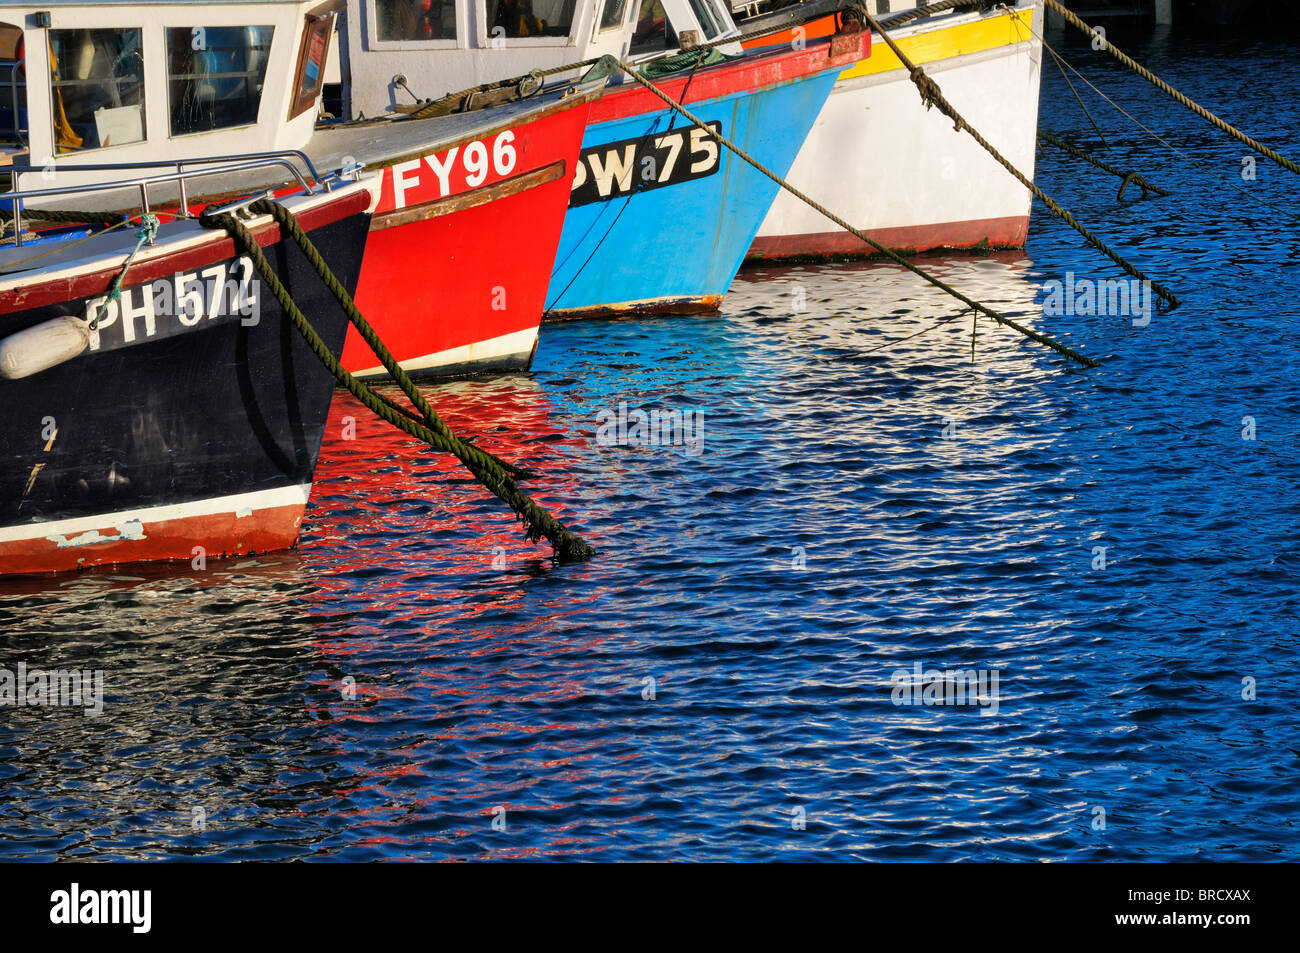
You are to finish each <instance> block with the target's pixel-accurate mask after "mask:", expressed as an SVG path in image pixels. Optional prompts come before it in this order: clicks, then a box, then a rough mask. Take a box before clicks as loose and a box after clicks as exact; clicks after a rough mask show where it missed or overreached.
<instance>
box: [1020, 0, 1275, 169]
mask: <svg viewBox="0 0 1300 953" xmlns="http://www.w3.org/2000/svg"><path fill="white" fill-rule="evenodd" d="M1044 2H1045V3H1046V4H1047V6H1049V7H1051V8H1052V9H1053V10H1055V11H1056V12H1057V13H1059V14H1061V16H1063V17H1064V18H1065V19H1066V21H1067V22H1069V23H1070V24H1071V25H1072V26H1074V27H1076V28H1077V29H1079V30H1080V31H1082V32H1083V33H1084V34H1085V35H1087V36H1088V37H1090V38H1096V37H1097V36H1098V34H1097V33H1096V32H1095V31H1094V30H1093V28H1092V27H1090V26H1088V24H1086V23H1084V22H1083V20H1082V19H1080V18H1079V17H1078V16H1077V15H1076V14H1075V13H1074V12H1073V11H1072V10H1070V9H1068V8H1067V7H1065V6H1064V5H1063V4H1061V3H1060V2H1058V0H1044ZM1101 45H1102V48H1103V49H1104V50H1105V51H1106V52H1107V53H1109V54H1110V55H1111V56H1112V57H1114V58H1115V59H1116V60H1118V61H1119V62H1120V63H1123V64H1124V65H1125V66H1127V67H1128V68H1129V69H1131V70H1132V71H1133V72H1134V73H1137V75H1139V76H1141V77H1142V78H1143V79H1144V80H1146V81H1147V82H1148V83H1150V84H1151V85H1152V86H1154V87H1155V88H1156V89H1158V90H1160V91H1161V92H1162V93H1164V94H1165V95H1166V96H1168V97H1169V98H1170V99H1172V100H1174V102H1176V103H1179V104H1180V105H1182V106H1185V107H1186V108H1188V109H1190V110H1191V111H1192V112H1194V113H1196V115H1198V116H1200V117H1201V118H1202V119H1204V120H1205V121H1206V122H1208V123H1210V124H1211V125H1213V126H1215V127H1217V128H1219V129H1221V130H1223V131H1224V132H1226V133H1227V134H1228V135H1230V136H1232V138H1234V139H1236V140H1237V141H1238V142H1240V143H1242V144H1243V145H1245V146H1249V147H1250V148H1251V149H1254V150H1255V151H1256V152H1258V153H1259V154H1260V155H1262V156H1264V157H1265V158H1268V159H1272V160H1273V161H1274V162H1276V163H1277V164H1278V165H1280V166H1281V167H1282V168H1284V169H1286V170H1287V171H1289V172H1295V173H1297V174H1300V165H1297V164H1296V163H1294V162H1292V161H1291V160H1290V159H1288V158H1287V157H1286V156H1284V155H1281V154H1280V153H1277V152H1274V151H1273V150H1272V149H1270V148H1269V147H1268V146H1266V145H1264V144H1263V143H1262V142H1259V141H1258V140H1256V139H1252V138H1251V137H1250V136H1248V135H1246V134H1245V133H1244V132H1242V131H1241V130H1240V129H1238V128H1237V127H1236V126H1234V125H1232V124H1231V123H1229V122H1227V121H1225V120H1223V119H1220V118H1219V117H1218V116H1216V115H1215V114H1214V113H1212V112H1210V111H1209V110H1208V109H1206V108H1205V107H1204V106H1202V105H1200V104H1199V103H1197V102H1195V101H1194V100H1192V99H1190V98H1189V97H1187V96H1185V95H1183V94H1182V93H1180V92H1179V91H1178V90H1176V89H1174V87H1172V86H1170V85H1169V84H1168V83H1166V82H1165V81H1164V80H1163V79H1161V78H1160V77H1159V76H1157V75H1156V74H1155V73H1153V72H1151V71H1150V70H1149V69H1147V68H1146V67H1145V66H1143V65H1142V64H1141V63H1139V62H1138V61H1137V60H1135V59H1133V57H1131V56H1129V55H1128V54H1127V53H1125V52H1124V51H1123V50H1121V49H1119V48H1118V47H1117V46H1115V44H1114V43H1112V42H1110V40H1108V39H1105V38H1104V37H1101Z"/></svg>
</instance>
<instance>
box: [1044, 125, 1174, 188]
mask: <svg viewBox="0 0 1300 953" xmlns="http://www.w3.org/2000/svg"><path fill="white" fill-rule="evenodd" d="M1038 138H1039V139H1041V140H1043V142H1046V143H1047V144H1049V145H1053V146H1056V148H1058V149H1063V150H1064V151H1066V152H1068V153H1069V154H1070V155H1072V156H1074V157H1075V158H1076V159H1082V160H1083V161H1084V162H1087V163H1089V164H1090V165H1093V166H1095V167H1096V168H1098V169H1101V170H1102V171H1103V172H1109V173H1110V174H1111V175H1114V176H1118V177H1119V178H1121V179H1123V180H1124V181H1122V182H1121V183H1120V184H1119V194H1118V195H1116V196H1115V197H1116V198H1117V199H1122V198H1123V197H1124V190H1125V189H1127V188H1128V187H1129V184H1130V183H1132V184H1133V185H1136V186H1137V187H1138V188H1140V189H1141V190H1142V196H1143V198H1145V197H1146V196H1147V195H1148V194H1149V193H1152V192H1154V193H1155V194H1156V195H1170V194H1171V193H1170V192H1168V191H1167V190H1165V189H1162V188H1160V186H1158V185H1152V184H1151V183H1150V182H1148V181H1147V180H1146V179H1144V178H1143V177H1142V174H1141V173H1140V172H1136V171H1133V170H1131V169H1130V170H1129V171H1127V172H1125V171H1124V170H1123V169H1120V168H1117V167H1116V166H1113V165H1111V164H1110V163H1109V162H1103V161H1102V160H1101V159H1098V158H1097V157H1096V156H1094V155H1092V154H1091V153H1089V152H1087V151H1086V150H1084V149H1080V148H1079V147H1078V146H1075V145H1071V144H1070V143H1068V142H1066V141H1065V140H1064V139H1061V138H1059V137H1058V136H1054V135H1052V134H1051V133H1050V132H1043V131H1042V130H1041V129H1040V130H1038Z"/></svg>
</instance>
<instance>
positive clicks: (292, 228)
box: [248, 198, 526, 476]
mask: <svg viewBox="0 0 1300 953" xmlns="http://www.w3.org/2000/svg"><path fill="white" fill-rule="evenodd" d="M248 207H249V209H250V210H251V211H253V212H256V213H258V214H262V215H270V216H271V217H272V218H274V219H275V220H276V222H277V223H278V224H279V225H280V227H281V228H283V229H284V230H285V231H286V232H287V233H288V235H289V237H290V238H292V239H293V240H294V242H295V243H296V244H297V245H298V247H299V248H301V249H302V250H303V251H304V253H305V254H306V256H307V260H308V262H309V263H310V264H311V266H312V268H313V269H314V270H315V271H316V274H317V275H318V276H320V279H321V281H323V282H324V283H325V287H326V288H328V289H329V291H330V293H331V294H332V295H334V298H335V299H336V300H337V301H338V303H339V304H340V305H341V306H342V308H343V311H344V313H346V314H347V316H348V320H349V321H351V322H352V326H353V327H355V328H356V329H357V332H358V333H359V334H360V335H361V338H362V340H364V341H365V342H366V345H367V346H368V347H369V348H370V350H371V351H372V352H374V355H375V357H377V358H379V362H380V363H381V364H382V365H383V368H384V370H385V371H387V373H388V376H389V377H391V378H392V379H393V380H394V381H395V382H396V383H397V386H398V387H400V388H401V390H402V393H403V394H405V395H406V399H407V400H409V401H410V402H411V404H412V405H413V406H414V407H415V409H416V410H417V411H419V416H418V417H414V418H413V419H415V420H416V421H417V422H419V423H423V424H424V425H425V426H426V427H428V428H429V429H430V430H432V431H433V432H434V433H438V434H443V436H444V438H445V439H460V438H457V437H456V435H455V434H453V433H452V431H451V429H450V428H448V427H447V425H446V424H444V423H443V422H442V419H441V418H440V417H439V416H438V414H437V412H436V411H435V410H434V409H433V407H432V406H431V405H430V404H429V402H428V400H426V399H425V396H424V394H422V393H421V392H420V388H419V387H417V386H416V385H415V382H414V381H413V380H411V378H410V376H409V375H408V374H407V373H406V371H405V370H403V369H402V365H401V364H399V363H398V361H397V359H396V358H395V357H393V354H392V352H391V351H389V350H388V347H387V346H386V345H385V344H384V342H383V341H382V340H380V338H379V335H378V334H377V333H376V332H375V329H374V328H373V327H371V325H370V322H369V321H367V320H366V319H365V316H364V315H362V313H361V310H360V309H359V308H358V307H357V306H356V302H355V301H353V300H352V296H351V295H350V294H348V291H347V289H346V288H344V287H343V284H342V282H340V281H339V280H338V277H337V276H336V275H335V274H334V272H333V271H332V270H331V269H330V266H329V264H328V263H327V262H326V261H325V259H324V258H322V257H321V256H320V254H319V253H318V252H317V250H316V246H315V244H314V243H313V242H312V240H311V239H310V238H309V237H308V236H307V233H306V232H304V231H303V229H302V226H301V225H300V224H299V223H298V219H297V218H296V217H295V216H294V214H293V213H292V212H290V211H289V210H288V209H287V208H285V207H284V206H283V205H281V204H280V203H279V202H276V201H273V200H271V199H265V198H264V199H258V200H257V201H256V202H251V203H249V206H248ZM309 249H310V250H309ZM375 396H377V397H378V398H379V399H380V400H382V401H384V403H386V404H388V405H389V406H390V407H392V408H394V409H395V410H396V411H397V412H398V413H401V414H405V413H406V410H405V409H404V408H402V407H400V406H398V405H397V404H394V403H393V402H392V401H390V400H388V398H386V397H384V396H383V395H382V394H376V395H375ZM466 443H468V441H466ZM470 446H473V445H472V444H470ZM474 449H475V452H476V453H479V454H482V455H483V456H484V457H487V458H488V461H489V463H490V464H492V465H495V466H499V467H501V468H503V469H505V470H506V471H508V472H510V473H512V474H513V475H515V476H523V475H524V474H525V473H526V471H524V470H522V469H521V468H519V467H516V466H514V465H513V464H509V463H506V462H505V461H504V460H502V459H500V458H499V457H497V456H495V455H493V454H490V453H488V452H487V451H486V450H482V449H479V448H477V447H475V448H474Z"/></svg>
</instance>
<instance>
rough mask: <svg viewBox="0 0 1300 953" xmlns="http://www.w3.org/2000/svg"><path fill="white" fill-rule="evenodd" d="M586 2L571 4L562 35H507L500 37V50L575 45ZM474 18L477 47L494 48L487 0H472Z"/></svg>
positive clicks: (579, 0) (581, 0)
mask: <svg viewBox="0 0 1300 953" xmlns="http://www.w3.org/2000/svg"><path fill="white" fill-rule="evenodd" d="M586 6H587V4H586V3H585V2H584V0H575V2H574V4H573V22H572V23H570V24H569V32H568V33H567V34H565V35H564V36H507V37H502V43H503V46H501V47H500V49H501V50H512V49H514V50H519V49H528V48H529V47H541V48H548V47H549V48H554V47H557V46H577V45H578V32H579V30H581V29H582V20H583V14H584V13H585V12H586V11H585V9H584V8H585V7H586ZM474 14H475V16H474V19H475V21H476V23H477V27H476V32H477V36H476V37H475V41H476V42H477V43H478V46H479V49H483V50H491V49H496V47H493V46H492V33H491V30H492V28H491V27H490V26H489V25H488V16H487V0H474ZM595 19H596V22H597V23H599V22H600V15H599V12H597V14H596V17H595Z"/></svg>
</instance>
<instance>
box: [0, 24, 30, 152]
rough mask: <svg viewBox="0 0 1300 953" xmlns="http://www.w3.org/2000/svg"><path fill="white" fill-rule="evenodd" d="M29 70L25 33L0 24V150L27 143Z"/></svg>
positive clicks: (14, 27) (19, 29)
mask: <svg viewBox="0 0 1300 953" xmlns="http://www.w3.org/2000/svg"><path fill="white" fill-rule="evenodd" d="M26 132H27V70H26V68H25V54H24V51H23V31H22V29H21V28H19V27H16V26H14V25H12V24H9V23H0V146H15V147H17V146H22V145H26V143H27V137H26Z"/></svg>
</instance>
